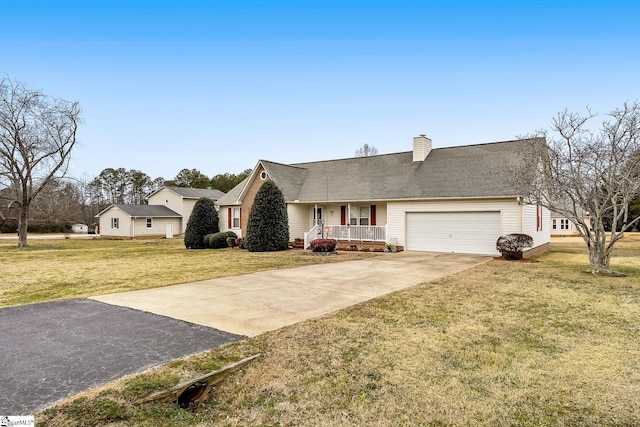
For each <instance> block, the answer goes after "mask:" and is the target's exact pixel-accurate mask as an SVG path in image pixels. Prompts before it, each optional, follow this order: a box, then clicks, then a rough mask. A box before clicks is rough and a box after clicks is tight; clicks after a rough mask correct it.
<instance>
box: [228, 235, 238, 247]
mask: <svg viewBox="0 0 640 427" xmlns="http://www.w3.org/2000/svg"><path fill="white" fill-rule="evenodd" d="M227 246H229V247H230V248H235V247H236V237H227Z"/></svg>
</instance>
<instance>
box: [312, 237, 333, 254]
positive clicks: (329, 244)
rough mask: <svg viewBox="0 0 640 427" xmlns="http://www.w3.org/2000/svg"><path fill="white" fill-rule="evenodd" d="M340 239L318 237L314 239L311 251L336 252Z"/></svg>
mask: <svg viewBox="0 0 640 427" xmlns="http://www.w3.org/2000/svg"><path fill="white" fill-rule="evenodd" d="M337 244H338V241H337V240H335V239H316V240H313V241H312V242H311V243H310V244H309V247H310V248H311V252H335V250H336V245H337Z"/></svg>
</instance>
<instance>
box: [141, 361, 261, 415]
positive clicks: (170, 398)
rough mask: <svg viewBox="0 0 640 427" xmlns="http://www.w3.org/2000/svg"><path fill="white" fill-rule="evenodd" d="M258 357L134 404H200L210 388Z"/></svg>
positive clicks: (184, 405) (239, 362)
mask: <svg viewBox="0 0 640 427" xmlns="http://www.w3.org/2000/svg"><path fill="white" fill-rule="evenodd" d="M258 356H260V354H254V355H253V356H249V357H247V358H245V359H242V360H240V361H238V362H235V363H232V364H231V365H227V366H225V367H223V368H220V369H218V370H217V371H212V372H209V373H208V374H205V375H202V376H201V377H198V378H194V379H191V380H187V381H183V382H181V383H180V384H178V385H176V386H173V387H171V388H170V389H169V390H163V391H159V392H156V393H153V394H152V395H150V396H147V397H145V398H143V399H140V400H138V401H137V402H136V403H137V404H141V403H149V402H176V401H177V402H178V404H179V405H180V407H181V408H188V407H189V406H191V404H193V403H200V402H203V401H205V400H206V399H207V398H208V397H209V390H210V389H211V386H213V385H215V384H218V383H219V382H221V381H222V380H224V379H225V378H226V377H227V376H228V375H229V374H230V373H232V372H234V371H237V370H238V369H240V368H242V367H243V366H244V365H246V364H247V363H249V362H251V361H252V360H253V359H255V358H257V357H258Z"/></svg>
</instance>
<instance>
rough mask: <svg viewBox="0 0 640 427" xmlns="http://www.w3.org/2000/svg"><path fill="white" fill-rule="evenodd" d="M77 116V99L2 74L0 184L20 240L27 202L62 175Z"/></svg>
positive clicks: (23, 236)
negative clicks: (15, 209)
mask: <svg viewBox="0 0 640 427" xmlns="http://www.w3.org/2000/svg"><path fill="white" fill-rule="evenodd" d="M79 122H80V106H79V104H78V103H77V102H69V101H64V100H62V99H57V98H52V97H49V96H47V95H45V94H44V93H42V92H40V91H38V90H33V89H30V88H29V87H28V86H26V85H25V84H24V83H21V82H19V81H15V80H11V79H9V78H3V79H2V80H0V185H2V186H6V187H8V188H10V189H11V198H12V200H11V201H10V202H9V204H10V205H12V206H17V207H18V211H19V214H18V233H19V238H18V246H19V247H24V246H26V245H27V225H28V220H27V218H28V214H29V208H30V207H31V203H32V202H33V200H34V199H35V198H36V197H37V196H38V194H39V193H40V192H41V191H42V190H43V189H44V188H45V187H46V186H47V185H48V184H49V183H50V182H51V181H52V180H55V179H58V178H61V177H63V176H65V174H66V173H67V168H68V165H69V159H70V154H71V150H72V149H73V147H74V146H75V144H76V132H77V129H78V124H79Z"/></svg>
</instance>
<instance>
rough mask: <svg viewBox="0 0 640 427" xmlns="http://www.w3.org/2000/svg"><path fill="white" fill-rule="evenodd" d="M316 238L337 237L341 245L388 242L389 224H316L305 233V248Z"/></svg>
mask: <svg viewBox="0 0 640 427" xmlns="http://www.w3.org/2000/svg"><path fill="white" fill-rule="evenodd" d="M315 239H335V240H337V241H338V242H340V244H341V245H349V244H353V245H358V244H359V243H362V242H382V243H384V242H386V241H387V226H386V225H383V226H379V225H321V224H316V225H315V226H314V227H313V228H312V229H311V230H309V231H308V232H306V233H304V248H305V249H307V248H309V245H310V244H311V242H312V241H314V240H315Z"/></svg>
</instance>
